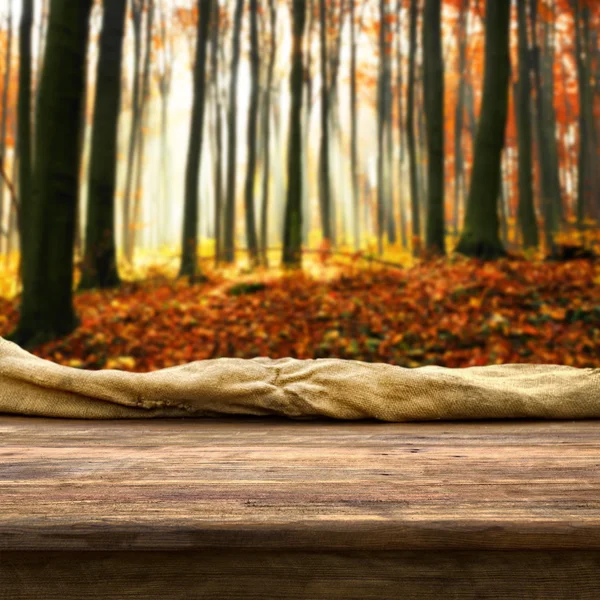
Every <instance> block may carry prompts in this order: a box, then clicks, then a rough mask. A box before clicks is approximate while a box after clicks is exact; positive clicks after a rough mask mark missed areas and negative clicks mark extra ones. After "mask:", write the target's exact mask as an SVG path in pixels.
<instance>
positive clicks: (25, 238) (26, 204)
mask: <svg viewBox="0 0 600 600" xmlns="http://www.w3.org/2000/svg"><path fill="white" fill-rule="evenodd" d="M33 6H34V5H33V0H23V8H22V12H21V25H20V27H19V100H18V109H17V110H18V124H17V137H18V144H19V200H20V203H19V212H18V215H17V219H18V224H19V234H20V242H21V244H20V249H21V277H22V279H24V278H25V277H26V274H25V272H24V268H23V267H24V263H25V262H26V260H27V259H26V257H25V255H26V253H27V249H28V248H31V244H30V243H29V229H30V227H31V218H32V182H31V178H32V168H31V164H32V157H31V148H32V132H31V129H32V127H31V118H32V115H31V60H32V58H31V30H32V27H33V12H34V10H33ZM23 285H25V282H24V281H23Z"/></svg>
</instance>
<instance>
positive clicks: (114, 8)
mask: <svg viewBox="0 0 600 600" xmlns="http://www.w3.org/2000/svg"><path fill="white" fill-rule="evenodd" d="M126 8H127V1H126V0H106V2H105V6H104V14H103V21H102V32H101V34H100V43H99V44H100V55H99V58H98V70H97V77H96V98H95V102H94V119H93V124H92V142H91V153H90V166H89V183H88V203H87V222H86V232H85V251H84V259H83V264H82V273H81V281H80V283H79V287H80V289H90V288H109V287H114V286H117V285H119V283H120V280H119V274H118V270H117V257H116V246H115V227H114V218H115V190H116V180H117V139H118V124H119V111H120V106H121V64H122V57H123V41H124V35H125V14H126Z"/></svg>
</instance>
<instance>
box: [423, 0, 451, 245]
mask: <svg viewBox="0 0 600 600" xmlns="http://www.w3.org/2000/svg"><path fill="white" fill-rule="evenodd" d="M424 19H425V20H426V21H427V26H425V27H423V57H424V71H423V76H424V77H423V86H424V87H423V90H424V100H425V118H426V123H427V154H428V157H429V161H428V163H427V164H428V177H427V179H428V185H427V191H428V197H429V200H428V201H427V251H428V252H429V253H432V254H442V255H443V254H446V241H445V229H446V227H445V218H444V61H443V59H442V4H441V0H426V1H425V14H424Z"/></svg>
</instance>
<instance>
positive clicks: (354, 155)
mask: <svg viewBox="0 0 600 600" xmlns="http://www.w3.org/2000/svg"><path fill="white" fill-rule="evenodd" d="M356 54H357V41H356V2H355V0H350V170H351V177H352V185H351V190H352V222H353V229H354V231H353V234H354V235H353V237H354V249H355V250H356V251H358V250H359V249H360V196H359V189H358V134H357V129H358V107H357V85H356Z"/></svg>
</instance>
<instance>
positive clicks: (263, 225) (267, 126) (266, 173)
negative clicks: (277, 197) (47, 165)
mask: <svg viewBox="0 0 600 600" xmlns="http://www.w3.org/2000/svg"><path fill="white" fill-rule="evenodd" d="M269 16H270V23H271V44H270V49H269V67H268V72H267V84H266V89H265V100H264V107H263V131H264V162H263V189H262V198H263V199H262V210H261V216H260V251H261V260H262V264H263V266H265V267H267V266H269V260H268V252H267V248H268V245H269V200H270V191H271V95H272V88H273V72H274V70H275V53H276V51H277V10H276V8H275V0H269Z"/></svg>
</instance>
